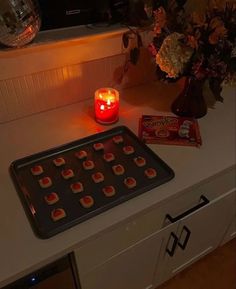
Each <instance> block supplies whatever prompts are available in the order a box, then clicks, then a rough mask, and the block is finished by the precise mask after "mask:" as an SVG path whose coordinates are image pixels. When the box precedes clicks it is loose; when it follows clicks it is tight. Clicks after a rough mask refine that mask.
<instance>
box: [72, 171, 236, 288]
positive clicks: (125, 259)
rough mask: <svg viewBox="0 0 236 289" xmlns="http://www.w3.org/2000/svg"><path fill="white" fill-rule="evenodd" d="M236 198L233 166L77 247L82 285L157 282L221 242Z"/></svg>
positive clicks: (131, 285)
mask: <svg viewBox="0 0 236 289" xmlns="http://www.w3.org/2000/svg"><path fill="white" fill-rule="evenodd" d="M235 202H236V193H235V170H231V171H229V172H226V173H224V174H221V175H219V176H217V178H212V179H210V180H208V181H207V182H204V183H202V184H199V185H197V186H195V187H193V188H189V189H187V190H185V191H183V192H182V193H181V194H179V195H178V196H177V197H175V198H171V199H169V200H168V201H166V202H164V203H162V204H160V205H159V206H154V207H152V209H150V210H148V211H145V212H143V214H140V215H138V216H134V217H133V218H132V219H129V220H127V222H124V223H122V224H120V225H118V226H116V227H114V228H113V229H111V230H108V231H106V232H104V233H103V234H101V235H100V236H98V237H97V238H96V239H94V240H91V241H89V242H87V243H86V244H84V245H83V246H81V247H79V248H77V249H76V250H74V252H75V257H76V261H77V265H78V271H79V277H80V282H81V287H82V289H100V288H103V289H121V288H124V289H126V288H127V289H147V288H156V287H157V286H158V285H160V284H161V283H163V282H164V281H166V280H168V279H170V278H171V277H172V276H174V275H175V274H177V273H178V272H180V271H181V270H182V269H184V268H186V267H187V266H189V265H190V264H192V263H193V262H195V261H196V260H198V259H199V258H201V257H202V256H204V255H206V254H207V253H208V252H210V251H212V250H214V249H215V248H216V247H217V246H219V245H220V244H221V242H222V239H223V238H224V236H225V235H226V231H227V228H229V225H230V223H231V221H232V220H233V218H234V215H235ZM232 227H233V228H234V225H232ZM228 230H233V229H228ZM228 234H229V233H228Z"/></svg>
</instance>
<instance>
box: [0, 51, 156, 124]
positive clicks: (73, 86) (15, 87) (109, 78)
mask: <svg viewBox="0 0 236 289" xmlns="http://www.w3.org/2000/svg"><path fill="white" fill-rule="evenodd" d="M125 58H126V55H125V54H120V55H115V56H111V57H106V58H103V59H97V60H94V61H89V62H84V63H79V64H73V65H69V66H64V67H59V68H56V69H51V70H47V71H40V72H37V73H33V74H29V75H23V76H20V77H15V78H9V79H2V80H0V123H4V122H8V121H11V120H15V119H18V118H22V117H25V116H28V115H31V114H35V113H39V112H42V111H46V110H50V109H54V108H57V107H61V106H65V105H68V104H72V103H75V102H80V101H83V100H85V99H88V98H91V97H93V95H94V91H95V90H96V89H97V88H99V87H104V86H113V87H116V88H118V89H119V90H122V88H123V87H127V86H135V85H138V84H140V83H145V82H147V81H150V80H152V79H153V78H154V71H153V64H152V62H151V60H150V56H149V55H148V52H147V51H146V50H143V51H142V53H141V58H140V62H139V64H138V65H137V66H135V67H134V66H131V67H130V69H129V71H128V73H127V74H126V75H125V77H124V79H123V82H122V84H118V83H117V81H116V78H118V77H119V75H120V73H121V72H122V67H123V65H124V63H125ZM19 69H23V68H22V67H19ZM121 97H122V93H121Z"/></svg>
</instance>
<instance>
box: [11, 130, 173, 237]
mask: <svg viewBox="0 0 236 289" xmlns="http://www.w3.org/2000/svg"><path fill="white" fill-rule="evenodd" d="M114 136H122V138H123V142H122V143H119V144H116V143H115V142H114V141H113V137H114ZM95 143H102V144H103V146H104V149H103V150H99V151H95V149H94V147H93V145H94V144H95ZM129 145H130V146H132V147H133V148H134V153H132V154H130V155H126V154H125V153H124V151H123V147H124V146H129ZM80 150H85V151H86V152H87V158H86V159H88V160H92V161H93V162H94V164H95V167H94V169H92V170H85V169H84V168H83V165H82V162H83V160H79V159H78V158H76V157H75V153H76V152H78V151H80ZM106 152H112V153H113V154H114V156H115V160H113V161H111V162H109V163H108V162H106V161H105V160H104V158H103V154H104V153H106ZM138 156H142V157H143V158H144V159H145V160H146V165H145V166H143V167H138V166H137V165H136V164H135V162H134V158H135V157H138ZM59 157H62V158H64V159H65V164H64V165H63V166H60V167H56V166H55V164H54V163H53V160H54V159H56V158H59ZM117 164H121V165H122V166H123V167H124V169H125V173H124V174H123V175H115V174H114V172H113V170H112V166H114V165H117ZM35 165H40V166H42V167H43V169H44V172H43V173H42V174H41V175H39V176H35V175H32V173H31V168H32V167H34V166H35ZM147 168H154V169H155V170H156V172H157V176H156V177H154V178H152V179H149V178H147V177H146V176H145V174H144V170H145V169H147ZM63 169H72V170H73V171H74V174H75V175H74V177H73V178H71V179H68V180H65V179H64V178H63V177H62V176H61V171H62V170H63ZM95 172H102V174H103V175H104V181H103V182H101V183H94V181H93V179H92V174H94V173H95ZM10 174H11V176H12V179H13V181H14V184H15V186H16V189H17V192H18V194H19V196H20V198H21V200H22V204H23V206H24V209H25V211H26V214H27V216H28V218H29V220H30V223H31V225H32V228H33V230H34V232H35V233H36V235H37V236H38V237H40V238H43V239H45V238H49V237H52V236H53V235H55V234H58V233H60V232H62V231H64V230H66V229H68V228H70V227H72V226H74V225H76V224H78V223H81V222H83V221H85V220H87V219H88V218H91V217H95V216H96V215H98V214H100V213H102V212H104V211H106V210H108V209H111V208H112V207H114V206H116V205H118V204H120V203H122V202H125V201H127V200H129V199H131V198H134V197H135V196H137V195H140V194H142V193H144V192H147V191H149V190H151V189H153V188H154V187H157V186H159V185H161V184H163V183H165V182H167V181H169V180H171V179H172V178H173V177H174V172H173V170H172V169H171V168H170V167H169V166H168V165H167V164H166V163H165V162H164V161H163V160H161V159H160V158H159V157H158V156H157V155H156V154H155V153H154V152H153V151H152V150H151V149H150V148H149V147H147V146H146V145H145V144H144V143H143V142H141V141H140V140H139V139H138V137H137V136H136V135H135V134H134V133H133V132H132V131H131V130H130V129H128V128H127V127H126V126H118V127H115V128H113V129H110V130H107V131H104V132H101V133H97V134H94V135H91V136H88V137H85V138H83V139H79V140H76V141H74V142H71V143H68V144H65V145H62V146H59V147H56V148H52V149H50V150H47V151H43V152H40V153H37V154H34V155H31V156H27V157H25V158H22V159H19V160H16V161H14V162H12V163H11V165H10ZM45 176H49V177H50V178H51V180H52V186H51V187H49V188H41V187H40V185H39V182H38V181H39V179H41V178H42V177H45ZM127 177H133V178H135V180H136V182H137V184H136V186H135V187H134V188H127V187H126V186H125V185H124V179H125V178H127ZM77 181H79V182H81V183H83V187H84V190H83V191H82V192H80V193H76V194H75V193H73V192H72V191H71V188H70V185H71V184H72V183H74V182H77ZM107 185H112V186H113V187H114V188H115V190H116V194H115V195H114V196H112V197H106V196H105V195H104V194H103V192H102V189H103V188H104V187H105V186H107ZM51 192H57V194H58V196H59V201H58V202H56V203H55V204H53V205H48V204H47V203H46V202H45V199H44V197H45V195H47V194H50V193H51ZM86 195H90V196H92V197H93V199H94V205H93V206H92V207H91V208H84V207H82V206H81V204H80V201H79V200H80V198H82V197H83V196H86ZM56 208H63V209H64V210H65V212H66V217H65V218H62V219H60V220H58V221H53V220H52V218H51V212H52V210H53V209H56Z"/></svg>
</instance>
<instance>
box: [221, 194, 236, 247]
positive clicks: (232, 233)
mask: <svg viewBox="0 0 236 289" xmlns="http://www.w3.org/2000/svg"><path fill="white" fill-rule="evenodd" d="M233 195H234V200H233V203H234V215H233V218H232V220H231V222H230V224H229V226H228V228H227V231H226V233H225V235H224V238H223V240H222V242H221V245H224V244H225V243H227V242H229V241H230V240H232V239H233V238H235V237H236V190H234V192H233Z"/></svg>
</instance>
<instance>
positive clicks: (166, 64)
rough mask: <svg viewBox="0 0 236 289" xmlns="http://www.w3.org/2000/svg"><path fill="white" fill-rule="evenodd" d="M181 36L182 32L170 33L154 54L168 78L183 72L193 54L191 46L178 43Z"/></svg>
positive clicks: (182, 36)
mask: <svg viewBox="0 0 236 289" xmlns="http://www.w3.org/2000/svg"><path fill="white" fill-rule="evenodd" d="M182 38H184V35H183V34H179V33H177V32H174V33H172V34H170V35H169V36H167V37H166V38H165V40H164V41H163V43H162V46H161V48H160V49H159V51H158V53H157V55H156V63H157V64H158V65H159V67H160V69H161V70H162V71H164V72H166V73H167V76H168V77H170V78H176V77H178V76H179V75H181V74H182V73H183V71H184V68H185V66H186V64H187V63H188V61H189V60H190V58H191V56H192V54H193V49H192V48H190V47H188V46H186V45H184V44H182V43H180V41H179V40H180V39H182Z"/></svg>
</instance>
